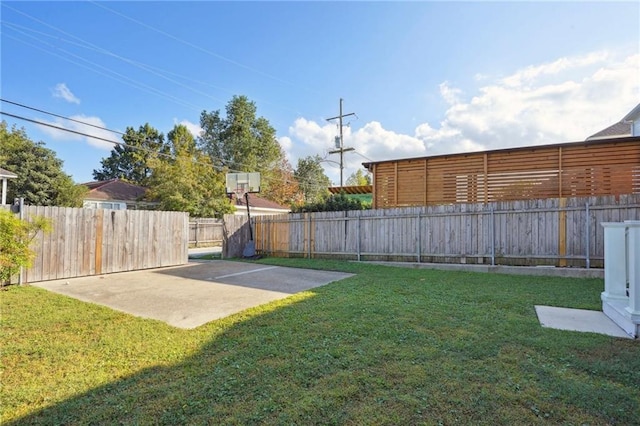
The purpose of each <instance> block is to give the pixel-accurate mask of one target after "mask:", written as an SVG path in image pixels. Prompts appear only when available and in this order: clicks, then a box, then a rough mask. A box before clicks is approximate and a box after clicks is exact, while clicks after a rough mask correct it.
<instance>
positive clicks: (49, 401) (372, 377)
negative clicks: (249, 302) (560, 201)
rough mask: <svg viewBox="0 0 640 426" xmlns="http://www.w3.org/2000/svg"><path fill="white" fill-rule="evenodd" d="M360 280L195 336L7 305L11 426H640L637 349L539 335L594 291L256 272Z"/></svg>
mask: <svg viewBox="0 0 640 426" xmlns="http://www.w3.org/2000/svg"><path fill="white" fill-rule="evenodd" d="M260 262H261V263H265V264H281V265H286V266H297V267H308V268H322V269H332V270H339V271H346V272H354V273H356V274H357V275H356V276H354V277H352V278H349V279H346V280H343V281H340V282H337V283H333V284H330V285H327V286H324V287H320V288H316V289H314V290H313V291H308V292H305V293H300V294H298V295H295V296H293V297H291V298H288V299H286V300H283V301H278V302H274V303H271V304H269V305H265V306H262V307H258V308H255V309H252V310H249V311H246V312H244V313H241V314H238V315H235V316H232V317H229V318H227V319H224V320H221V321H216V322H212V323H210V324H207V325H205V326H202V327H199V328H197V329H195V330H180V329H175V328H172V327H170V326H168V325H166V324H164V323H161V322H159V321H153V320H144V319H139V318H135V317H132V316H129V315H126V314H122V313H119V312H116V311H112V310H110V309H107V308H103V307H100V306H95V305H91V304H87V303H83V302H80V301H76V300H73V299H70V298H67V297H63V296H59V295H56V294H53V293H48V292H46V291H44V290H40V289H38V288H35V287H22V288H18V287H12V288H10V289H9V290H7V291H3V292H1V293H0V298H1V301H2V302H1V305H2V317H1V324H0V325H1V328H0V330H1V333H2V336H1V338H2V369H3V371H2V376H0V378H1V384H2V389H1V400H0V407H1V408H0V409H1V410H2V415H1V418H0V423H2V424H3V425H12V424H16V425H17V424H20V425H22V424H46V425H53V424H83V425H84V424H167V425H175V424H194V425H201V424H207V423H208V424H237V425H246V424H287V425H288V424H300V425H306V424H322V425H326V424H340V425H342V424H351V425H362V424H388V425H412V424H429V425H430V424H434V425H436V424H447V425H448V424H489V425H496V424H505V425H512V424H528V425H530V424H573V425H582V424H589V425H599V424H602V425H604V424H638V422H639V421H640V420H639V419H640V388H639V384H640V342H638V341H632V340H627V339H616V338H612V337H607V336H602V335H597V334H591V333H577V332H568V331H560V330H552V329H543V328H541V327H540V325H539V323H538V320H537V318H536V314H535V309H534V305H536V304H545V305H553V306H565V307H572V308H585V309H594V310H598V309H599V308H600V299H599V295H600V292H601V291H602V288H603V284H602V281H601V280H597V279H589V280H585V279H582V280H578V279H561V278H546V277H523V276H508V275H491V274H474V273H463V272H443V271H428V270H417V269H402V268H391V267H384V266H376V265H369V264H358V263H352V262H334V261H318V260H313V261H310V260H304V259H299V260H293V259H263V260H261V261H260Z"/></svg>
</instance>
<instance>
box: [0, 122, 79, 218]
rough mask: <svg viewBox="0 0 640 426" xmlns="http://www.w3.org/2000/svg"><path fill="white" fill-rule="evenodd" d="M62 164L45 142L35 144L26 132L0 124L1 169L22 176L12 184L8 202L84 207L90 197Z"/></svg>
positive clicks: (13, 180)
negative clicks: (85, 201) (65, 171)
mask: <svg viewBox="0 0 640 426" xmlns="http://www.w3.org/2000/svg"><path fill="white" fill-rule="evenodd" d="M62 165H63V163H62V160H60V159H59V158H57V157H56V154H55V152H54V151H52V150H50V149H48V148H46V147H45V146H44V143H43V142H33V141H32V140H31V139H29V137H28V136H27V134H26V132H25V131H24V129H17V128H16V127H15V126H14V127H12V128H11V129H8V128H7V123H6V122H5V121H3V122H2V124H0V166H1V167H2V168H3V169H6V170H8V171H10V172H13V173H15V174H16V175H18V177H17V178H16V179H11V180H9V183H8V185H7V199H8V200H10V201H13V199H14V198H24V200H25V203H26V204H31V205H39V206H63V207H80V206H82V200H83V198H84V195H85V194H86V193H87V189H86V187H85V186H83V185H76V184H75V183H74V182H73V180H72V179H71V176H69V175H67V174H66V173H64V172H63V171H62Z"/></svg>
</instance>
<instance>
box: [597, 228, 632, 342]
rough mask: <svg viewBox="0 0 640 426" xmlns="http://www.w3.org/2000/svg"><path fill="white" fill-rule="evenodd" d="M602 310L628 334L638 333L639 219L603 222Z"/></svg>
mask: <svg viewBox="0 0 640 426" xmlns="http://www.w3.org/2000/svg"><path fill="white" fill-rule="evenodd" d="M602 226H603V227H604V291H603V292H602V295H601V298H602V311H603V312H604V314H605V315H606V316H608V317H609V318H611V319H612V320H613V321H614V322H615V323H616V324H618V326H620V327H621V328H622V329H623V330H624V331H625V332H626V333H627V334H629V335H630V336H631V337H634V338H637V337H638V336H639V335H640V221H637V220H633V221H625V222H605V223H602Z"/></svg>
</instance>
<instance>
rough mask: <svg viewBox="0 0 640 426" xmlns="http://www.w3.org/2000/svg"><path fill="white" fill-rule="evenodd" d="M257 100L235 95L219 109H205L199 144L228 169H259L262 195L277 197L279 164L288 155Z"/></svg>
mask: <svg viewBox="0 0 640 426" xmlns="http://www.w3.org/2000/svg"><path fill="white" fill-rule="evenodd" d="M256 113H257V109H256V105H255V103H254V102H252V101H250V100H249V99H248V98H247V97H246V96H234V97H233V98H232V99H231V100H230V101H229V103H228V104H227V106H226V116H225V117H222V116H221V114H220V111H219V110H218V111H211V112H207V111H203V112H202V114H201V115H200V127H202V133H201V135H200V137H199V138H198V146H199V147H200V148H201V149H202V150H204V151H205V152H206V153H207V154H208V155H209V156H210V158H211V161H212V162H213V163H214V164H215V165H217V166H220V167H224V168H226V169H227V170H229V171H243V172H260V174H261V179H262V182H261V183H262V184H261V187H262V188H261V189H262V193H263V196H265V197H266V198H269V199H274V201H275V198H278V195H277V194H276V193H277V192H278V187H279V186H281V185H282V184H283V181H281V180H279V175H280V174H281V173H280V168H281V167H282V164H283V162H286V157H285V155H284V151H283V150H282V147H281V146H280V144H279V143H278V140H277V139H276V131H275V129H274V128H273V127H272V126H271V124H269V121H268V120H267V119H266V118H264V117H257V115H256Z"/></svg>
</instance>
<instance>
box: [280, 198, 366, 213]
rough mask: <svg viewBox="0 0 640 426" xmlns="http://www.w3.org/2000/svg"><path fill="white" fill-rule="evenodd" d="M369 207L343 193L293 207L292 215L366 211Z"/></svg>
mask: <svg viewBox="0 0 640 426" xmlns="http://www.w3.org/2000/svg"><path fill="white" fill-rule="evenodd" d="M370 208H371V205H368V204H367V203H363V202H362V201H361V200H358V199H357V198H351V197H348V196H347V195H346V194H345V193H340V194H335V195H331V196H330V197H328V198H325V199H324V200H323V201H320V202H318V203H307V204H304V205H302V206H298V207H296V206H294V207H293V208H292V210H291V211H292V212H293V213H310V212H341V211H346V210H366V209H370Z"/></svg>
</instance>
